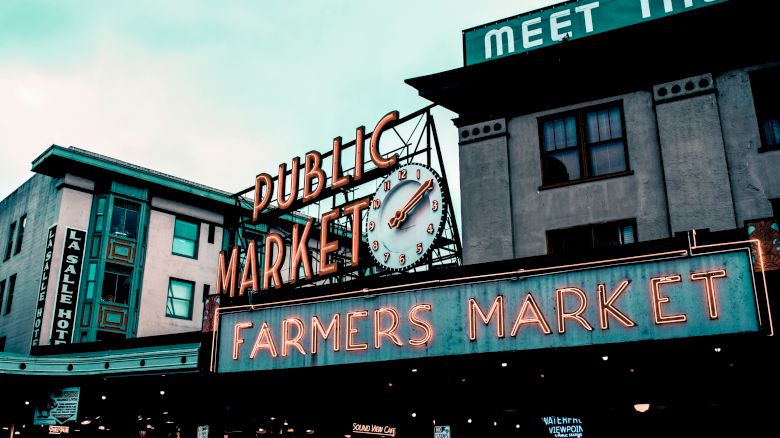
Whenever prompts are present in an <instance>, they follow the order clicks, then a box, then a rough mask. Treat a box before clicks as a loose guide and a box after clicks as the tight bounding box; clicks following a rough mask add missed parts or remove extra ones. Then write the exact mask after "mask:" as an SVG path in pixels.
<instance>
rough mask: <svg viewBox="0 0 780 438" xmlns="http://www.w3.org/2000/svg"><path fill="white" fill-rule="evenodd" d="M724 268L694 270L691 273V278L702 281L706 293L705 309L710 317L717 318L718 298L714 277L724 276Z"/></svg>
mask: <svg viewBox="0 0 780 438" xmlns="http://www.w3.org/2000/svg"><path fill="white" fill-rule="evenodd" d="M725 277H726V270H725V269H718V270H716V271H707V272H694V273H692V274H691V280H693V281H704V289H705V292H706V294H707V310H708V311H709V316H710V319H718V300H717V296H716V295H717V294H716V290H715V279H716V278H725Z"/></svg>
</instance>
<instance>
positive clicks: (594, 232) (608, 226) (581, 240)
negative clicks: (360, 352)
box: [547, 220, 636, 254]
mask: <svg viewBox="0 0 780 438" xmlns="http://www.w3.org/2000/svg"><path fill="white" fill-rule="evenodd" d="M634 242H636V222H635V221H634V220H625V221H618V222H609V223H605V224H595V225H584V226H581V227H574V228H566V229H562V230H551V231H548V232H547V253H548V254H577V253H581V252H587V251H589V250H591V249H594V248H607V247H611V246H619V245H628V244H630V243H634Z"/></svg>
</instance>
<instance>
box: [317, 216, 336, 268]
mask: <svg viewBox="0 0 780 438" xmlns="http://www.w3.org/2000/svg"><path fill="white" fill-rule="evenodd" d="M337 217H339V209H338V208H336V209H333V210H331V211H329V212H327V213H325V214H323V215H322V219H320V275H328V274H332V273H334V272H336V270H337V269H338V264H336V262H328V254H330V253H332V252H334V251H337V250H338V249H339V242H338V240H332V241H329V240H328V224H329V223H330V221H332V220H333V219H335V218H337Z"/></svg>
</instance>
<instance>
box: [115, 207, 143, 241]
mask: <svg viewBox="0 0 780 438" xmlns="http://www.w3.org/2000/svg"><path fill="white" fill-rule="evenodd" d="M139 210H140V206H139V205H138V204H134V203H132V202H127V201H123V200H121V199H115V200H114V209H113V210H112V211H111V234H116V235H119V236H122V237H125V238H127V239H133V240H135V238H136V237H137V236H138V211H139Z"/></svg>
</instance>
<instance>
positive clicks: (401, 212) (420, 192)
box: [387, 179, 433, 228]
mask: <svg viewBox="0 0 780 438" xmlns="http://www.w3.org/2000/svg"><path fill="white" fill-rule="evenodd" d="M430 190H433V179H428V180H426V181H425V182H423V183H422V185H420V187H419V188H418V189H417V191H415V192H414V194H413V195H412V198H411V199H409V201H407V202H406V204H404V206H403V207H401V208H400V209H398V211H396V212H395V214H393V217H391V218H390V221H389V222H388V223H387V224H388V225H390V228H399V227H400V226H401V224H403V223H404V222H406V219H407V218H408V216H409V212H410V211H412V210H413V209H414V208H415V207H416V206H417V204H419V203H420V201H422V199H423V197H424V196H425V192H428V191H430Z"/></svg>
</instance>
